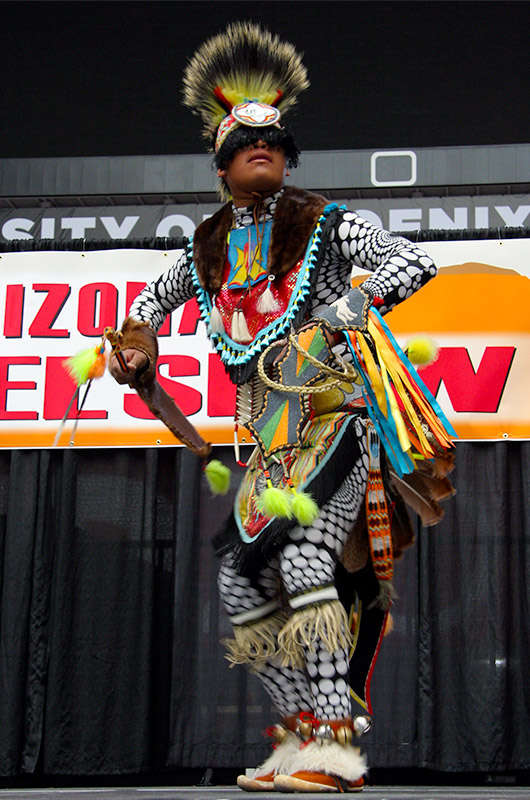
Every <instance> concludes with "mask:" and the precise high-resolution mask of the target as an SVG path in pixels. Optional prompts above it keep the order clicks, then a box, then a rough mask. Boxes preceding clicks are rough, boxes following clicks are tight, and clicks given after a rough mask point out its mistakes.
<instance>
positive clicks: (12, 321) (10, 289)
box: [4, 283, 24, 339]
mask: <svg viewBox="0 0 530 800" xmlns="http://www.w3.org/2000/svg"><path fill="white" fill-rule="evenodd" d="M23 316H24V286H23V285H22V284H21V283H17V284H13V285H11V286H6V313H5V316H4V336H5V337H6V339H20V337H21V336H22V319H23Z"/></svg>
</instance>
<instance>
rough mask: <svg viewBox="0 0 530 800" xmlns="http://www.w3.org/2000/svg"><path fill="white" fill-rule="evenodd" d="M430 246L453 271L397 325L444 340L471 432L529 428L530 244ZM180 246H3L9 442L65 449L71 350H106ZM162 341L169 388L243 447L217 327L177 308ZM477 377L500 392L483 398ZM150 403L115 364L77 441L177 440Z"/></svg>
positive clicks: (460, 417)
mask: <svg viewBox="0 0 530 800" xmlns="http://www.w3.org/2000/svg"><path fill="white" fill-rule="evenodd" d="M422 247H425V249H426V250H427V251H428V252H429V253H430V254H431V255H432V256H433V258H434V259H435V261H436V263H437V264H438V266H439V267H440V268H441V269H440V276H439V277H438V278H437V279H436V280H435V281H432V282H431V283H430V284H429V285H428V286H427V287H425V288H424V289H423V290H422V291H421V292H419V293H418V294H417V295H415V296H414V297H413V298H411V299H410V300H409V301H407V302H406V303H404V304H403V305H402V306H400V307H399V308H398V309H396V310H395V311H394V312H392V313H391V314H390V315H389V316H388V317H387V321H388V323H389V324H390V326H391V328H392V329H393V330H394V332H395V333H396V336H397V338H398V340H399V341H400V342H401V343H402V344H403V343H404V341H405V340H406V338H407V336H408V335H409V334H412V333H416V332H422V331H425V332H429V333H430V334H432V335H433V336H434V338H435V339H436V341H437V342H438V344H439V345H440V347H441V355H440V365H441V366H440V369H441V373H442V379H441V382H439V391H438V399H439V401H440V403H441V405H442V408H443V409H444V411H445V413H446V414H447V416H448V417H449V419H450V420H451V422H452V423H453V425H454V426H455V428H456V430H457V431H458V432H459V434H460V435H461V436H462V437H463V438H471V439H476V438H503V437H504V438H528V437H529V436H530V412H529V411H528V401H527V398H528V396H529V394H530V378H529V374H530V373H529V370H528V363H529V355H530V341H529V339H530V337H529V333H528V322H527V320H528V310H527V309H528V301H529V299H530V296H529V295H530V288H529V287H530V280H529V279H530V240H504V241H496V240H482V241H473V242H467V241H466V242H435V243H428V244H425V245H422ZM178 255H179V251H171V252H160V251H153V250H103V251H95V252H86V253H80V252H50V251H46V252H38V253H5V254H2V255H1V257H0V270H1V275H2V285H1V288H0V313H1V315H2V316H1V317H0V320H1V331H2V339H1V352H0V445H1V446H3V447H48V446H50V445H51V443H52V442H53V439H54V436H55V433H56V431H57V429H58V426H59V422H60V417H61V416H62V414H63V413H64V411H65V409H66V405H67V402H68V400H69V398H70V396H71V394H72V392H73V384H70V383H69V379H67V378H65V373H64V370H63V369H62V368H61V367H60V362H59V360H58V359H60V358H66V357H68V356H70V355H72V354H74V353H76V352H78V351H79V350H81V349H84V348H87V347H90V346H92V345H94V346H95V345H96V344H97V342H98V335H97V331H101V330H102V328H103V327H104V326H105V325H111V326H114V325H118V326H119V325H120V324H121V321H122V320H123V318H124V316H125V315H126V312H127V309H128V303H130V301H131V300H132V298H133V297H134V296H135V295H136V293H137V291H138V289H139V288H140V287H139V286H138V284H140V285H141V284H143V283H145V282H148V281H150V280H152V279H153V278H156V277H158V275H160V274H161V273H162V272H163V271H165V270H166V269H167V268H168V267H169V266H171V264H172V263H174V261H175V260H176V258H177V257H178ZM195 329H196V330H195ZM159 345H160V354H161V360H160V369H159V372H160V378H161V380H162V382H163V383H164V385H165V388H166V389H168V390H170V392H171V393H172V394H173V395H174V396H175V399H176V400H177V402H178V403H179V405H180V406H181V407H182V409H183V411H185V412H186V413H189V414H190V419H191V421H192V422H193V424H194V425H195V426H196V427H197V428H198V429H199V430H200V431H201V432H202V434H203V435H204V436H205V438H207V439H209V440H210V441H213V442H215V443H230V442H231V441H232V436H233V434H232V429H233V410H232V409H233V391H234V390H233V387H232V385H231V384H230V383H229V382H228V379H227V378H226V376H225V375H224V372H223V370H222V368H220V366H219V361H218V359H217V356H215V355H214V354H213V352H212V350H211V347H210V344H209V342H208V340H207V338H206V335H205V330H204V326H203V325H202V323H199V324H198V325H196V311H195V307H194V306H193V305H191V304H187V305H186V306H185V307H183V308H181V309H179V310H177V311H176V312H174V314H173V315H172V318H171V335H162V336H160V338H159ZM451 348H452V349H451ZM449 355H450V356H451V358H449ZM462 359H463V360H462ZM466 359H467V361H466ZM468 362H469V364H468ZM457 363H461V364H462V365H463V369H464V371H463V373H462V381H460V383H461V387H460V388H458V387H457V388H455V385H457V384H458V375H457V376H456V377H455V376H454V375H453V376H452V377H451V376H448V377H447V380H444V370H447V369H449V366H448V365H449V364H457ZM444 365H446V366H444ZM433 368H434V367H433ZM433 368H430V369H433ZM492 370H493V371H492ZM164 379H167V380H166V381H164ZM433 380H434V378H433ZM435 383H436V381H435ZM470 384H476V388H477V392H484V391H486V390H487V391H488V392H490V394H491V392H493V394H494V395H495V396H493V395H491V397H489V399H488V398H486V400H484V401H482V400H481V399H480V398H479V400H478V401H477V402H475V401H474V400H472V401H470V400H469V389H470ZM448 387H449V391H448ZM492 387H493V388H492ZM436 388H437V387H435V390H436ZM460 390H461V391H462V397H461V398H460V396H459V395H458V392H459V391H460ZM466 392H467V394H466ZM495 392H496V394H495ZM481 403H482V405H481ZM488 403H489V405H488ZM466 404H467V405H466ZM495 404H496V407H495V408H493V406H495ZM455 406H456V408H457V409H458V408H459V409H460V410H455ZM144 408H145V407H143V406H142V405H141V404H140V402H139V400H138V398H137V397H136V395H135V393H134V392H133V391H132V390H131V389H130V388H129V387H120V386H118V385H117V384H116V383H115V382H114V381H113V379H112V378H111V377H110V376H109V375H108V374H106V375H105V376H104V377H103V378H101V379H100V380H97V381H94V382H93V385H92V387H91V390H90V393H89V395H88V398H87V401H86V404H85V406H84V410H83V418H82V419H80V421H79V426H78V432H77V434H76V446H118V445H119V446H146V445H147V446H150V445H153V446H155V445H158V444H175V440H174V438H173V437H172V436H171V434H170V433H169V432H168V431H166V429H165V428H164V426H163V425H162V424H161V423H160V422H159V421H157V420H153V419H144V418H141V417H142V416H144V414H145V412H144ZM470 409H471V410H470ZM484 409H487V410H484ZM138 414H139V415H140V416H134V415H138ZM72 426H73V420H71V421H69V422H68V424H67V431H66V432H65V434H64V435H63V437H62V438H61V446H68V441H69V431H70V430H71V428H72Z"/></svg>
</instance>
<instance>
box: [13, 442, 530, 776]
mask: <svg viewBox="0 0 530 800" xmlns="http://www.w3.org/2000/svg"><path fill="white" fill-rule="evenodd" d="M456 449H457V467H456V470H455V472H454V473H453V482H454V483H455V485H456V487H457V490H458V493H457V495H456V496H455V498H453V499H451V500H450V501H449V502H447V503H446V509H447V510H446V516H445V519H444V520H443V522H442V523H441V524H440V525H439V526H437V527H436V528H432V529H420V528H419V527H418V536H417V541H416V545H415V547H414V548H412V549H411V550H409V551H407V552H406V554H405V555H404V558H403V559H402V561H401V562H399V564H398V565H397V576H396V588H397V592H398V595H399V597H398V599H397V600H396V603H395V606H394V609H393V618H394V631H393V632H392V634H391V635H390V636H388V637H387V638H386V639H385V641H384V642H383V646H382V649H381V654H380V657H379V660H378V662H377V665H376V669H375V674H374V679H373V682H372V701H373V707H374V728H373V730H372V732H370V733H369V734H368V736H367V738H366V745H365V748H366V751H367V754H368V759H369V762H370V764H371V766H372V767H374V768H375V767H381V768H384V767H429V768H433V769H438V770H445V771H450V770H451V771H466V772H469V771H492V770H500V771H510V770H521V769H528V768H530V756H529V754H530V726H529V725H528V719H529V718H530V690H529V688H528V675H530V669H529V668H530V663H529V660H530V657H529V654H528V645H527V631H528V630H529V629H530V604H529V597H528V586H530V580H529V579H530V552H529V551H530V531H529V530H528V525H529V523H528V521H527V514H526V510H527V508H528V501H529V485H528V484H529V475H530V463H529V462H530V443H528V442H500V443H466V442H463V443H462V442H461V443H458V444H457V446H456ZM217 455H219V456H220V457H221V459H222V460H223V461H225V462H226V463H227V464H229V465H230V466H231V468H232V470H233V472H234V473H235V474H234V485H235V484H237V482H238V479H239V475H238V469H237V467H234V465H233V458H232V454H231V451H230V448H218V452H217ZM232 498H233V491H232V492H231V493H230V494H229V495H228V496H227V497H225V498H221V499H213V498H211V497H210V496H209V492H208V490H207V489H206V487H205V485H204V481H203V479H202V475H201V469H200V464H199V462H198V461H197V460H196V459H195V458H194V456H193V455H191V454H190V453H189V452H187V451H185V450H183V449H182V448H173V447H169V448H161V449H160V450H156V449H145V450H144V449H140V448H138V449H128V450H113V449H111V450H102V449H99V450H91V449H83V450H79V451H74V450H65V451H49V450H14V451H8V450H6V451H2V452H0V709H1V713H0V774H2V775H6V776H9V775H10V776H14V775H19V774H22V773H36V774H47V775H50V774H70V775H97V774H116V773H135V772H151V773H152V772H156V771H158V770H160V771H162V770H165V769H167V768H171V769H178V768H184V767H203V768H207V767H214V768H215V767H233V768H238V769H239V768H244V767H247V766H255V765H256V764H257V763H258V762H259V760H260V759H261V758H262V757H263V756H264V755H265V754H266V752H267V742H266V740H265V739H264V738H263V736H262V734H261V731H262V730H263V729H264V728H265V727H266V726H267V725H269V724H271V722H273V721H275V719H276V717H275V714H274V711H273V709H272V707H271V704H270V702H269V700H268V698H267V696H266V695H265V693H264V692H263V691H262V689H261V687H260V686H259V684H258V681H257V680H256V679H255V678H254V677H253V676H252V675H249V674H248V673H247V672H246V671H245V670H244V669H243V668H235V669H229V667H228V664H227V662H226V661H224V659H223V650H222V648H221V647H220V645H219V639H222V638H223V637H225V636H229V635H230V630H229V626H228V623H227V620H226V617H225V615H224V614H223V611H222V609H221V608H220V605H219V600H218V596H217V588H216V574H217V561H216V558H215V556H214V554H213V552H212V548H211V544H210V539H211V537H212V535H213V534H215V532H217V531H218V529H219V527H220V525H221V524H222V520H223V518H224V517H225V516H226V515H227V514H228V512H229V509H230V505H231V502H232Z"/></svg>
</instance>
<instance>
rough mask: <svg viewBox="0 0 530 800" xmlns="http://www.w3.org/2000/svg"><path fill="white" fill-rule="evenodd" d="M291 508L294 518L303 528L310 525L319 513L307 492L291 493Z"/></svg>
mask: <svg viewBox="0 0 530 800" xmlns="http://www.w3.org/2000/svg"><path fill="white" fill-rule="evenodd" d="M292 509H293V514H294V515H295V517H296V519H297V520H298V522H299V523H300V525H302V527H304V528H306V527H307V526H308V525H312V524H313V522H314V521H315V520H316V518H317V517H318V513H319V510H318V506H317V504H316V503H315V501H314V500H313V498H312V497H311V495H310V494H308V493H307V492H296V494H294V495H293V499H292Z"/></svg>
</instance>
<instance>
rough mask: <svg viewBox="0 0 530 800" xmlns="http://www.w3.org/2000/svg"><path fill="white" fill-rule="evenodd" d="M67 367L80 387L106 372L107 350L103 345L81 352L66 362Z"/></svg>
mask: <svg viewBox="0 0 530 800" xmlns="http://www.w3.org/2000/svg"><path fill="white" fill-rule="evenodd" d="M65 367H66V369H67V370H68V372H69V373H70V375H71V377H72V378H73V380H74V381H75V382H76V384H77V385H78V386H82V385H83V384H84V383H86V382H87V381H89V380H92V379H93V378H100V377H101V376H102V375H103V373H104V372H105V348H104V346H102V345H98V346H97V347H90V348H89V349H88V350H81V352H79V353H76V354H75V356H71V358H68V359H67V360H66V362H65Z"/></svg>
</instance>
